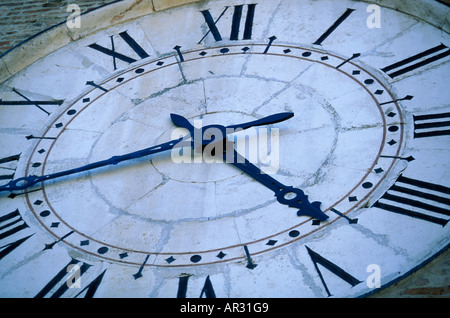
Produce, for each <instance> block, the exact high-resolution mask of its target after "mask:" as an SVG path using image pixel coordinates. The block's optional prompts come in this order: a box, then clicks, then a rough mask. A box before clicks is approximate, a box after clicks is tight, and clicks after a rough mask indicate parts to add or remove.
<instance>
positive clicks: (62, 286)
mask: <svg viewBox="0 0 450 318" xmlns="http://www.w3.org/2000/svg"><path fill="white" fill-rule="evenodd" d="M74 265H77V266H79V273H78V274H79V279H81V278H82V277H83V275H84V274H86V271H87V270H88V269H89V268H90V267H91V266H92V265H89V264H87V263H84V262H81V261H78V260H76V259H72V260H71V261H70V262H69V263H68V264H67V265H66V266H64V267H63V268H62V269H61V270H60V271H59V272H58V274H56V276H55V277H53V278H52V279H51V280H50V281H49V282H48V284H47V285H45V286H44V288H42V290H41V291H40V292H39V293H37V295H36V296H35V297H34V298H43V297H46V296H49V297H50V298H59V297H61V296H62V295H63V294H64V293H65V292H66V291H67V290H68V289H69V286H70V283H71V282H70V280H71V279H73V277H72V276H71V275H70V273H69V272H68V269H70V268H71V266H74ZM105 272H106V269H105V270H104V271H103V272H102V273H101V274H100V275H98V276H97V277H96V278H95V279H93V280H92V281H91V282H90V283H89V284H87V285H86V286H85V287H84V288H83V289H82V290H81V291H80V292H79V293H78V294H76V295H75V297H78V296H79V295H80V294H82V293H84V292H85V291H86V294H85V296H84V298H92V297H93V296H94V294H95V292H96V291H97V288H98V287H99V286H100V283H101V282H102V279H103V276H104V275H105ZM68 276H69V277H68ZM57 286H59V288H58V287H57ZM55 288H58V289H57V290H56V291H54V292H52V291H53V290H54V289H55Z"/></svg>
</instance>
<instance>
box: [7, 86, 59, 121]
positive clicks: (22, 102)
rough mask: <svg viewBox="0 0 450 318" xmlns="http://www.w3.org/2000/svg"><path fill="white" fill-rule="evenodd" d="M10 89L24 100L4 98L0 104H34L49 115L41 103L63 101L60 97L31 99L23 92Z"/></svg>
mask: <svg viewBox="0 0 450 318" xmlns="http://www.w3.org/2000/svg"><path fill="white" fill-rule="evenodd" d="M12 90H13V92H14V93H16V94H17V95H19V96H20V97H22V98H23V99H25V100H12V101H4V100H2V99H0V106H27V105H34V106H36V107H37V108H38V109H40V110H42V111H43V112H44V113H46V114H47V115H50V112H48V111H47V110H45V109H44V108H43V107H42V105H58V106H59V105H61V104H62V103H64V100H62V99H57V100H31V99H29V98H28V97H26V96H25V95H24V94H22V93H21V92H19V91H18V90H17V89H15V88H13V89H12Z"/></svg>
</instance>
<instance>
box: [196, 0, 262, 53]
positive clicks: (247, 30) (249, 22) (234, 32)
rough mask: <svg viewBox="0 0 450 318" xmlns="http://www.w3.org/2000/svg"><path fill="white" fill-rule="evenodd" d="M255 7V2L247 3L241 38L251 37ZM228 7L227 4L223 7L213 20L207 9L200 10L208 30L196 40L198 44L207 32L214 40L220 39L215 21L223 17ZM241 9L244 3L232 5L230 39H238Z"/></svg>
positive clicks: (247, 38)
mask: <svg viewBox="0 0 450 318" xmlns="http://www.w3.org/2000/svg"><path fill="white" fill-rule="evenodd" d="M255 8H256V4H255V3H254V4H247V15H246V17H245V23H244V33H243V37H242V39H243V40H251V38H252V32H253V20H254V17H255ZM228 9H229V7H228V6H227V7H225V9H224V10H223V11H222V13H221V14H220V16H219V17H218V18H217V19H216V20H215V21H214V19H213V17H212V15H211V13H210V12H209V10H204V11H200V12H201V14H202V15H203V17H204V19H205V22H206V24H207V25H208V28H209V31H208V32H207V33H206V34H205V35H204V36H203V38H202V39H201V40H200V41H199V42H198V44H200V43H201V42H202V41H203V40H204V39H205V37H206V36H207V35H208V34H209V33H211V34H212V36H213V37H214V40H215V41H222V35H221V34H220V32H219V29H218V28H217V23H218V22H219V21H220V19H221V18H222V17H223V15H224V14H225V12H227V11H228ZM243 11H244V5H236V6H234V12H233V19H232V22H231V33H230V40H232V41H237V40H238V39H239V30H240V27H241V21H242V15H243Z"/></svg>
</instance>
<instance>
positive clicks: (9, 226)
mask: <svg viewBox="0 0 450 318" xmlns="http://www.w3.org/2000/svg"><path fill="white" fill-rule="evenodd" d="M26 228H28V225H27V224H26V223H25V221H24V220H23V219H22V216H21V215H20V213H19V210H15V211H13V212H11V213H8V214H6V215H3V216H1V217H0V241H2V243H0V260H1V259H2V258H4V257H5V256H6V255H8V254H9V253H11V252H12V251H13V250H15V249H16V248H17V247H19V246H20V245H21V244H22V243H23V242H25V241H26V240H27V239H29V238H30V237H31V236H32V235H33V234H32V235H29V236H24V237H22V238H20V239H18V240H16V241H14V242H9V243H7V244H4V245H2V244H3V242H4V241H5V240H6V239H7V238H8V237H10V236H12V235H14V234H16V233H18V232H20V231H23V230H25V229H26Z"/></svg>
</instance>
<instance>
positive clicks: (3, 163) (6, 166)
mask: <svg viewBox="0 0 450 318" xmlns="http://www.w3.org/2000/svg"><path fill="white" fill-rule="evenodd" d="M19 159H20V154H18V155H13V156H9V157H5V158H0V173H1V171H2V170H6V171H9V172H11V173H8V174H0V180H12V179H14V174H15V172H16V168H17V166H16V165H17V161H19ZM10 163H14V164H13V165H11V164H10Z"/></svg>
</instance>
